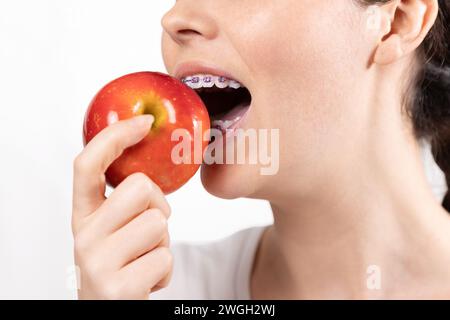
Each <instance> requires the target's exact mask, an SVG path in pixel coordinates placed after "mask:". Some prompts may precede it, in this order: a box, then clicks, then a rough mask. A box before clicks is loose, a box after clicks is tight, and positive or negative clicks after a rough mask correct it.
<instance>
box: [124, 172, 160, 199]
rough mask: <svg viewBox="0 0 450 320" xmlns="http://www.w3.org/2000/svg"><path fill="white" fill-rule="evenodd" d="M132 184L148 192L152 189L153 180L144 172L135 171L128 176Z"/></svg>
mask: <svg viewBox="0 0 450 320" xmlns="http://www.w3.org/2000/svg"><path fill="white" fill-rule="evenodd" d="M130 179H131V182H132V184H133V185H134V186H135V187H136V188H138V189H139V190H141V191H143V192H146V193H147V194H150V193H151V192H153V190H154V183H153V181H152V180H151V179H150V178H149V177H148V176H147V175H146V174H144V173H142V172H137V173H133V174H132V175H131V176H130Z"/></svg>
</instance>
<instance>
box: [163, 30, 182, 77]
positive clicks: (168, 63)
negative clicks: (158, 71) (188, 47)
mask: <svg viewBox="0 0 450 320" xmlns="http://www.w3.org/2000/svg"><path fill="white" fill-rule="evenodd" d="M177 48H178V47H177V45H176V44H175V42H174V41H173V40H172V39H171V38H170V36H169V35H168V34H167V33H166V32H163V34H162V38H161V53H162V57H163V61H164V65H165V67H166V70H167V72H168V73H169V74H171V73H172V71H173V70H172V69H173V68H174V66H175V63H176V62H177V61H176V56H177Z"/></svg>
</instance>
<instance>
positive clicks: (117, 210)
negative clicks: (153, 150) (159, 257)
mask: <svg viewBox="0 0 450 320" xmlns="http://www.w3.org/2000/svg"><path fill="white" fill-rule="evenodd" d="M149 208H156V209H159V210H160V211H162V212H163V213H164V215H165V216H166V218H168V217H169V216H170V206H169V204H168V202H167V200H166V197H165V196H164V194H163V192H162V191H161V189H160V188H159V187H158V186H157V185H156V184H155V183H154V182H153V181H152V180H151V179H150V178H148V177H147V176H146V175H145V174H143V173H134V174H132V175H130V176H129V177H127V178H126V179H125V180H124V181H123V182H122V183H121V184H120V185H119V186H118V187H117V188H116V190H114V191H113V193H112V194H111V196H110V197H109V198H108V199H106V200H105V201H104V202H103V204H102V205H101V206H100V208H99V209H98V210H97V212H96V213H95V214H94V216H93V217H92V220H91V223H92V224H93V226H94V228H96V229H97V230H98V231H97V232H99V235H101V236H106V235H109V234H111V233H113V232H115V231H117V230H119V229H120V228H122V227H123V226H125V225H126V224H127V223H129V222H130V221H131V220H133V219H134V218H135V217H137V216H138V215H139V214H141V213H142V212H143V211H145V210H147V209H149Z"/></svg>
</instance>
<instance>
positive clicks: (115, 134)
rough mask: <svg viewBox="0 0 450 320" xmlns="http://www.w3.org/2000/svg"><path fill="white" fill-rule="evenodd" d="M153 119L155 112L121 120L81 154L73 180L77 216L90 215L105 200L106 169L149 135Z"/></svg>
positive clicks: (76, 162) (95, 139)
mask: <svg viewBox="0 0 450 320" xmlns="http://www.w3.org/2000/svg"><path fill="white" fill-rule="evenodd" d="M153 121H154V118H153V116H151V115H145V116H139V117H134V118H132V119H129V120H124V121H119V122H117V123H115V124H113V125H111V126H109V127H107V128H105V129H104V130H103V131H101V132H100V133H99V134H98V135H97V136H95V137H94V138H93V139H92V141H90V142H89V143H88V144H87V145H86V147H85V148H84V150H83V151H82V152H81V153H80V154H79V155H78V157H77V158H76V159H75V162H74V179H73V207H74V215H75V217H74V218H75V219H77V218H78V217H84V216H88V215H89V214H91V213H92V212H93V211H94V210H96V209H97V208H98V206H99V205H100V204H101V203H102V202H103V201H104V192H105V176H104V172H105V171H106V169H107V168H108V167H109V165H110V164H111V163H112V162H113V161H114V160H115V159H117V158H118V157H119V156H120V155H121V154H122V152H123V151H124V150H125V149H126V148H127V147H130V146H132V145H134V144H136V143H138V142H139V141H141V140H142V139H143V138H144V137H145V135H146V134H147V133H148V131H149V130H150V128H151V126H152V124H153Z"/></svg>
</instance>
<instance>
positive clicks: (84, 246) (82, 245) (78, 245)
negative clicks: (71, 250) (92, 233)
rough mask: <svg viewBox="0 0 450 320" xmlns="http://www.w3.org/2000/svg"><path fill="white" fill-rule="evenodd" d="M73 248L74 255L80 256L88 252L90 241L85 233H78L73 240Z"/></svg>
mask: <svg viewBox="0 0 450 320" xmlns="http://www.w3.org/2000/svg"><path fill="white" fill-rule="evenodd" d="M74 247H75V253H76V254H77V255H81V256H82V255H84V254H85V253H86V252H87V251H89V248H90V247H91V241H90V240H89V237H88V236H87V235H86V234H85V233H83V232H80V233H79V234H78V235H77V236H76V237H75V239H74Z"/></svg>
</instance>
